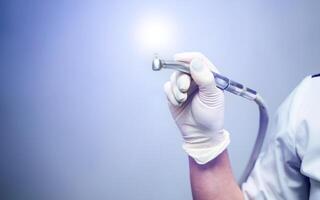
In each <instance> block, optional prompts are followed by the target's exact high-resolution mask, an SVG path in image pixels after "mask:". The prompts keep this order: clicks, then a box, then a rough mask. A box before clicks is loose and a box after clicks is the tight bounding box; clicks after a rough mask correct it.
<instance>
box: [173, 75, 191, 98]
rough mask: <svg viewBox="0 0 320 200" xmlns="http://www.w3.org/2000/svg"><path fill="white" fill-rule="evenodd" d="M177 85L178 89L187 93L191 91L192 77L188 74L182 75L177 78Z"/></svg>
mask: <svg viewBox="0 0 320 200" xmlns="http://www.w3.org/2000/svg"><path fill="white" fill-rule="evenodd" d="M176 83H177V87H178V89H179V90H180V91H181V92H183V93H185V92H187V91H188V90H189V88H190V84H191V77H190V75H188V74H185V73H181V74H180V75H179V76H178V77H177V78H176Z"/></svg>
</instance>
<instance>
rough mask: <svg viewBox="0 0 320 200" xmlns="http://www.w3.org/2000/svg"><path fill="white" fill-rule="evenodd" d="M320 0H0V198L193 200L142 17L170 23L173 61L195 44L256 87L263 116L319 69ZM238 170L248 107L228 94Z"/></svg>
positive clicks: (244, 154)
mask: <svg viewBox="0 0 320 200" xmlns="http://www.w3.org/2000/svg"><path fill="white" fill-rule="evenodd" d="M319 10H320V3H319V1H298V0H296V1H291V0H290V1H289V0H287V1H276V0H271V1H264V2H262V1H256V2H255V1H235V0H234V1H169V0H162V1H40V0H39V1H16V0H8V1H1V2H0V66H1V68H0V103H1V104H0V141H1V142H0V162H1V163H0V169H1V170H0V188H1V189H0V198H1V199H9V200H10V199H30V200H31V199H32V200H38V199H39V200H40V199H41V200H43V199H46V200H47V199H48V200H51V199H52V200H58V199H59V200H64V199H65V200H73V199H74V200H88V199H90V200H92V199H93V200H99V199H136V200H143V199H146V200H150V199H155V200H156V199H159V200H160V199H166V200H170V199H172V200H177V199H191V192H190V187H189V180H188V163H187V157H186V155H185V153H184V152H183V151H182V149H181V138H180V135H179V132H178V130H177V129H176V127H175V124H174V122H173V120H172V119H171V116H170V114H169V112H168V109H167V105H166V100H165V96H164V94H163V91H162V85H163V83H164V82H165V81H166V80H167V79H168V77H169V75H170V72H169V71H167V72H158V73H155V72H152V71H151V68H150V67H151V66H150V62H151V59H152V54H153V53H154V52H151V51H148V50H146V49H144V48H143V46H141V45H140V44H139V42H137V40H136V39H135V36H134V32H135V31H136V30H135V27H136V26H137V23H138V21H139V20H140V19H143V18H144V17H148V16H152V15H155V16H161V15H162V16H165V17H166V18H169V19H172V20H173V21H174V23H175V24H176V28H177V30H178V31H177V34H176V35H175V38H173V43H174V44H172V47H168V48H167V49H166V50H163V51H162V52H160V53H161V55H162V56H164V57H166V58H169V57H170V56H171V55H172V54H173V53H176V52H181V51H201V52H202V53H204V54H205V55H207V56H208V57H209V58H210V59H211V60H212V61H213V62H214V63H215V64H216V65H217V66H218V67H219V69H220V71H221V72H222V73H223V74H225V75H227V76H229V77H231V78H233V79H234V80H238V81H240V82H242V83H244V84H246V85H248V86H252V87H253V88H255V89H257V90H258V91H259V92H260V93H261V94H262V96H263V97H264V98H265V99H266V101H267V103H268V105H269V108H270V113H271V115H273V114H274V112H275V110H276V108H277V107H278V105H279V104H280V103H281V102H282V101H283V100H284V98H285V97H286V96H287V95H288V94H289V92H290V91H291V90H292V89H293V88H294V87H295V85H297V84H298V83H299V82H300V80H301V79H302V78H303V77H305V76H307V75H309V74H313V73H317V72H319V71H320V68H319V66H320V56H319V52H320V39H319V35H320V20H319V19H320V12H319ZM226 99H227V108H226V110H227V111H226V128H227V129H228V130H229V131H230V132H231V134H232V143H231V146H230V148H229V149H230V153H231V159H232V163H233V168H234V171H235V174H236V176H237V177H239V175H240V173H241V171H242V169H243V167H244V164H245V162H246V160H247V158H248V156H249V153H250V150H251V147H252V145H253V142H254V138H255V134H256V129H257V126H258V124H257V123H258V120H257V117H258V110H257V108H256V106H255V105H254V104H252V103H250V102H247V101H245V100H244V99H241V98H238V97H234V96H231V95H227V98H226Z"/></svg>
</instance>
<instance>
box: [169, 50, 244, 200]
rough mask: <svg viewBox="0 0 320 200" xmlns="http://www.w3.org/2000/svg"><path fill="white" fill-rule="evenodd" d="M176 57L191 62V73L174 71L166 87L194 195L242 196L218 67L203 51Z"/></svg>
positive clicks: (201, 198)
mask: <svg viewBox="0 0 320 200" xmlns="http://www.w3.org/2000/svg"><path fill="white" fill-rule="evenodd" d="M175 60H177V61H180V62H185V63H188V64H189V66H190V75H189V74H184V73H181V72H174V73H173V74H172V76H171V77H170V80H169V81H168V82H166V83H165V85H164V91H165V93H166V96H167V99H168V105H169V109H170V111H171V114H172V117H173V119H174V121H175V122H176V124H177V126H178V128H179V129H180V132H181V134H182V137H183V141H184V142H183V145H182V148H183V149H184V150H185V151H186V153H187V154H188V155H189V166H190V179H191V187H192V194H193V197H194V199H196V200H206V199H210V200H211V199H233V200H236V199H243V195H242V193H241V190H240V188H239V187H238V186H237V183H236V181H235V179H234V176H233V174H232V170H231V167H230V162H229V158H228V153H227V150H226V149H227V146H228V145H229V143H230V139H229V133H228V132H227V131H226V130H225V129H224V94H223V91H222V90H220V89H218V88H217V87H216V85H215V81H214V77H213V74H212V71H215V72H218V70H217V69H216V67H215V66H214V65H213V64H212V63H211V62H210V61H209V60H208V59H207V58H206V57H205V56H203V55H202V54H200V53H181V54H176V55H175Z"/></svg>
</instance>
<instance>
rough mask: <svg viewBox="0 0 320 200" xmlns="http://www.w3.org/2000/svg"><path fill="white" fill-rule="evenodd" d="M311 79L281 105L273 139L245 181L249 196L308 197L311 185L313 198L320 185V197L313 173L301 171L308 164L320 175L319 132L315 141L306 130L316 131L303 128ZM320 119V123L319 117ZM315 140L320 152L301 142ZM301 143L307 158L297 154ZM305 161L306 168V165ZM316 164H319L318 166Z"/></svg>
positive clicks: (244, 184) (267, 197) (307, 79)
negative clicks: (310, 138)
mask: <svg viewBox="0 0 320 200" xmlns="http://www.w3.org/2000/svg"><path fill="white" fill-rule="evenodd" d="M309 83H310V77H307V78H305V79H304V80H303V81H302V83H301V84H300V85H299V86H298V87H297V88H296V89H295V90H294V91H293V92H292V93H291V94H290V96H289V97H288V98H287V99H286V100H285V101H284V103H283V104H282V105H281V106H280V108H279V110H278V112H277V115H276V119H275V121H274V126H273V129H272V130H271V132H270V133H271V134H273V135H272V137H271V140H270V141H269V143H268V144H265V147H264V151H263V152H262V153H261V154H260V155H259V158H258V160H257V162H256V164H255V166H254V169H253V171H252V172H251V174H250V176H249V178H248V180H247V181H246V182H245V183H243V184H242V191H243V194H244V196H245V199H291V200H295V199H308V198H309V188H311V190H310V199H311V197H312V195H313V194H311V192H312V191H313V190H312V188H316V189H314V191H315V192H314V195H316V196H317V197H315V198H313V199H320V197H319V184H318V186H316V184H313V183H312V182H311V183H310V184H312V185H314V187H313V186H312V185H311V187H310V186H309V177H310V176H308V175H307V174H306V173H303V172H302V171H301V172H300V169H301V170H303V169H307V168H308V169H310V170H307V171H308V172H310V175H312V173H313V174H314V173H318V174H317V175H316V176H318V175H319V173H320V170H319V169H320V167H319V156H318V158H317V159H318V160H317V159H315V157H316V155H317V154H318V155H320V151H319V147H320V146H319V144H320V143H319V142H320V138H319V134H318V135H317V136H316V135H315V136H314V137H317V138H318V140H316V139H315V138H312V141H309V139H308V138H306V137H305V136H304V132H308V133H310V134H313V133H311V132H309V130H301V126H302V124H303V120H301V116H302V115H301V110H305V109H304V107H305V106H304V100H305V99H306V98H308V97H306V91H308V87H309V85H310V84H309ZM318 91H320V90H318ZM318 102H320V101H318ZM310 106H311V105H310ZM318 107H319V106H318ZM318 123H320V121H319V118H318ZM302 127H303V126H302ZM317 130H319V128H318V129H317ZM318 133H319V131H318ZM297 136H300V137H302V138H298V137H297ZM297 138H298V139H297ZM307 143H308V144H307ZM312 143H315V144H314V146H315V147H316V146H317V148H318V149H317V151H318V152H317V154H316V152H311V151H312V150H311V151H310V152H308V153H306V152H305V151H303V150H306V147H305V146H303V145H301V144H304V145H307V146H309V145H310V144H312ZM316 143H317V144H316ZM297 146H301V155H302V154H303V155H304V158H303V159H301V157H300V155H299V154H297ZM312 146H313V145H312ZM302 149H303V150H302ZM307 154H310V155H309V158H307V157H308V156H306V155H307ZM304 165H306V168H304V167H303V166H304ZM300 167H301V168H300ZM314 167H317V169H318V170H316V169H315V168H314ZM311 171H313V172H311ZM314 171H317V172H314ZM318 177H319V176H318ZM317 193H318V194H317Z"/></svg>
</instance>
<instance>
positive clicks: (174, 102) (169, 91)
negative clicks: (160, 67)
mask: <svg viewBox="0 0 320 200" xmlns="http://www.w3.org/2000/svg"><path fill="white" fill-rule="evenodd" d="M163 89H164V92H165V94H166V96H167V99H168V101H169V102H170V103H171V104H172V105H174V106H179V102H178V101H177V100H176V98H175V97H174V95H173V92H172V89H171V82H170V81H167V82H166V83H165V84H164V86H163Z"/></svg>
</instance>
